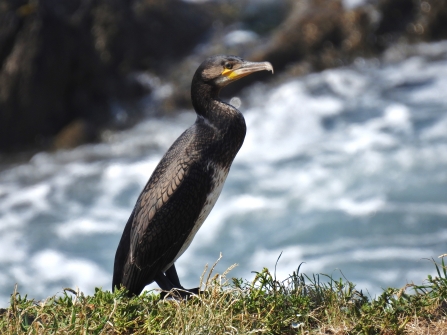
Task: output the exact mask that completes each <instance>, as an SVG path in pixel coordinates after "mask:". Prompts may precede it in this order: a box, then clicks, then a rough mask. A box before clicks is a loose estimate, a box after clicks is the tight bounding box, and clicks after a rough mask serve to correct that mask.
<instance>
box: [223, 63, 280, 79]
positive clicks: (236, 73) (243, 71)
mask: <svg viewBox="0 0 447 335" xmlns="http://www.w3.org/2000/svg"><path fill="white" fill-rule="evenodd" d="M264 70H265V71H271V72H272V73H273V66H272V64H270V63H269V62H244V63H243V64H242V66H241V67H239V68H237V69H225V70H224V71H223V72H222V75H223V76H225V77H227V78H228V79H230V80H231V81H233V80H237V79H240V78H242V77H245V76H248V75H249V74H252V73H254V72H258V71H264Z"/></svg>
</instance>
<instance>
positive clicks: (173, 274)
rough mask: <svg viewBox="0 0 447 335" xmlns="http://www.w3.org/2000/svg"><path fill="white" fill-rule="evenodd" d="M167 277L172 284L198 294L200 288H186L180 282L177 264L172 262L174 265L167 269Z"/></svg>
mask: <svg viewBox="0 0 447 335" xmlns="http://www.w3.org/2000/svg"><path fill="white" fill-rule="evenodd" d="M166 277H167V278H168V279H169V280H170V282H171V283H172V284H174V286H175V287H177V288H180V289H182V290H185V291H188V292H190V293H192V294H198V293H199V288H198V287H195V288H191V289H186V288H184V287H183V286H182V285H181V284H180V279H179V278H178V274H177V269H176V268H175V264H172V266H171V267H170V268H169V269H167V270H166Z"/></svg>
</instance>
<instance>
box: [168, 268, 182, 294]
mask: <svg viewBox="0 0 447 335" xmlns="http://www.w3.org/2000/svg"><path fill="white" fill-rule="evenodd" d="M165 274H166V277H167V278H168V279H169V281H170V282H171V283H172V284H174V285H175V286H176V287H177V288H181V289H183V286H182V285H180V279H179V278H178V274H177V270H176V268H175V264H172V266H171V267H170V268H169V269H167V270H166V272H165Z"/></svg>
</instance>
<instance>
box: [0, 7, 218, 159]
mask: <svg viewBox="0 0 447 335" xmlns="http://www.w3.org/2000/svg"><path fill="white" fill-rule="evenodd" d="M211 22H212V20H211V18H209V17H206V16H205V15H202V12H201V10H200V8H197V6H195V5H193V4H188V3H185V2H183V1H180V0H168V1H164V0H158V1H144V0H142V1H125V0H92V1H87V0H64V1H58V0H41V1H38V2H28V1H18V0H7V1H4V2H2V3H1V4H0V151H13V150H15V149H18V148H24V147H26V146H35V145H43V146H44V147H46V146H47V145H49V144H50V143H51V141H52V138H53V136H55V135H56V134H58V133H59V132H60V131H61V129H63V128H64V127H66V126H67V125H69V124H71V123H72V122H73V121H74V120H78V119H82V120H85V122H86V123H87V124H89V125H91V127H92V129H97V130H96V131H97V132H98V133H99V132H100V130H101V128H102V127H104V126H106V125H110V123H111V122H113V117H112V116H111V113H110V107H109V106H110V104H109V100H110V99H112V98H113V99H122V100H126V99H135V98H136V97H138V96H139V95H141V94H143V93H145V92H146V90H145V87H142V86H141V85H139V84H138V82H136V81H132V80H128V79H127V78H129V76H128V75H129V74H130V73H131V72H132V71H135V70H140V69H151V70H153V71H155V72H161V71H162V70H163V68H164V67H166V66H167V64H169V61H172V60H175V59H178V58H180V57H183V56H184V55H185V54H186V53H187V52H188V51H190V50H191V49H192V48H193V47H194V46H195V45H196V44H197V42H198V41H199V40H200V38H201V37H202V35H203V32H204V31H206V29H207V28H208V27H209V26H210V25H211ZM129 119H131V118H129ZM93 137H95V136H93Z"/></svg>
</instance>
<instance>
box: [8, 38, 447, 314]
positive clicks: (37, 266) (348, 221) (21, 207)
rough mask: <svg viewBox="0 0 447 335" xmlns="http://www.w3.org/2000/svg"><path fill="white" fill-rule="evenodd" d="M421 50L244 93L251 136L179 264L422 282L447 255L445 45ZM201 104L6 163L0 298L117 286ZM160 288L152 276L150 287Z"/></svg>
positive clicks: (377, 283) (364, 283) (188, 276)
mask: <svg viewBox="0 0 447 335" xmlns="http://www.w3.org/2000/svg"><path fill="white" fill-rule="evenodd" d="M415 50H416V51H417V52H415V53H414V55H413V56H412V57H409V58H406V59H404V60H399V61H395V62H385V63H382V64H379V62H377V61H364V60H361V59H359V60H358V61H356V62H355V65H353V66H350V67H345V68H339V69H331V70H326V71H323V72H321V73H316V74H310V75H307V76H304V77H301V78H292V79H287V80H282V81H281V82H280V83H275V84H269V85H263V84H259V85H256V86H254V87H252V88H250V89H249V90H246V91H245V94H243V95H241V96H240V97H239V98H240V100H241V102H242V104H241V106H240V110H241V111H242V112H243V114H244V115H245V118H246V121H247V126H248V132H247V137H246V140H245V143H244V145H243V147H242V149H241V151H240V153H239V154H238V156H237V157H236V160H235V162H234V164H233V166H232V169H231V171H230V174H229V177H228V179H227V182H226V185H225V187H224V190H223V192H222V195H221V197H220V199H219V200H218V201H217V204H216V206H215V208H214V209H213V211H212V212H211V214H210V216H209V218H208V220H207V221H206V222H205V224H204V225H203V226H202V228H201V230H200V231H199V233H198V235H197V236H196V239H195V240H194V242H193V243H192V245H191V247H190V249H188V251H187V252H186V253H185V254H184V255H183V256H182V257H181V258H180V259H179V261H178V262H177V264H178V265H177V267H178V270H179V274H180V277H181V279H182V282H183V284H184V285H185V286H186V287H195V286H197V285H198V283H199V278H200V275H201V274H202V271H203V269H204V266H205V264H207V263H208V264H212V263H213V262H214V261H215V260H216V259H217V258H218V257H219V253H220V252H222V254H223V258H222V260H221V261H220V262H219V264H218V266H217V268H216V271H217V272H220V273H222V272H223V271H225V269H226V268H228V267H229V266H230V265H232V264H233V263H238V264H239V266H238V267H236V268H235V269H234V270H232V272H231V273H230V276H231V275H232V276H235V277H243V278H245V279H247V280H250V279H252V278H253V276H254V275H253V274H252V273H251V272H252V271H260V270H262V268H263V267H268V268H269V269H271V270H272V271H273V269H274V267H275V263H276V261H277V259H278V256H279V255H280V253H281V252H282V256H281V258H280V259H279V262H278V264H277V266H276V273H277V277H278V278H280V279H285V278H286V277H287V276H288V275H289V274H291V273H292V272H293V271H295V270H296V269H297V268H298V266H299V265H300V264H301V263H302V262H304V264H303V265H302V266H301V271H302V272H304V273H306V274H313V273H325V274H329V275H333V276H334V277H336V278H338V277H340V276H345V277H346V278H347V279H349V280H351V281H353V282H355V283H356V284H357V288H358V289H359V290H360V289H362V290H364V291H365V290H368V291H369V292H370V293H371V295H372V296H374V295H375V294H377V293H380V292H381V288H386V287H389V286H395V287H401V286H403V285H405V284H406V283H407V282H412V281H413V282H415V283H420V282H422V280H423V279H424V278H426V276H427V275H428V274H431V273H433V272H434V266H433V265H432V263H431V262H430V261H429V260H427V259H430V258H436V257H437V256H438V255H440V254H443V253H447V93H446V92H447V44H445V43H438V44H430V45H420V46H418V47H417V48H416V49H415ZM192 122H194V114H193V112H192V111H189V112H188V113H183V114H181V115H180V116H179V117H177V118H175V119H169V120H168V119H151V120H146V121H144V122H141V123H140V124H139V125H137V126H136V127H134V128H133V129H130V130H127V131H123V132H120V133H114V134H111V135H110V136H109V138H108V140H107V141H105V142H104V143H102V144H96V145H85V146H82V147H79V148H76V149H73V150H67V151H59V152H56V153H39V154H37V155H35V156H34V157H33V158H32V159H31V160H30V161H29V162H27V163H22V164H18V165H15V166H12V167H11V166H9V167H3V169H2V170H1V172H0V306H5V305H7V303H8V299H9V295H10V294H11V293H12V291H13V289H14V284H15V283H17V284H18V290H19V292H20V293H22V294H28V296H29V297H33V298H36V299H43V298H46V297H48V296H51V295H54V294H56V293H58V292H61V291H62V289H63V288H64V287H72V288H76V287H79V288H80V289H81V290H82V291H84V292H85V293H92V292H94V287H96V286H99V287H103V288H104V289H110V288H111V276H112V268H113V258H114V253H115V250H116V246H117V244H118V240H119V238H120V236H121V232H122V229H123V228H124V225H125V223H126V221H127V218H128V216H129V214H130V212H131V210H132V207H133V205H134V203H135V200H136V198H137V196H138V194H139V192H140V191H141V189H142V187H143V186H144V184H145V183H146V181H147V179H148V178H149V176H150V174H151V172H152V170H153V169H154V167H155V166H156V164H157V162H158V160H159V159H160V158H161V156H162V154H163V153H164V152H165V151H166V150H167V148H168V147H169V146H170V144H171V143H172V142H173V141H174V140H175V138H176V137H177V136H178V135H179V134H180V133H181V132H182V131H183V130H184V129H186V127H188V125H190V124H191V123H192ZM151 287H155V286H151Z"/></svg>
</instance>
